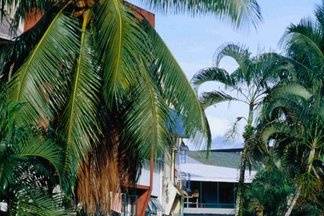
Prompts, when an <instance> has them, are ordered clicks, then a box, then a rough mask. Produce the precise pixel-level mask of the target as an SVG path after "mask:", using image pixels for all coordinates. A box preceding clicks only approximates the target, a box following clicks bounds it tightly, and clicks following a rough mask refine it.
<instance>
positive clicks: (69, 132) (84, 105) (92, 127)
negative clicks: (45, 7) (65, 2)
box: [63, 12, 101, 167]
mask: <svg viewBox="0 0 324 216" xmlns="http://www.w3.org/2000/svg"><path fill="white" fill-rule="evenodd" d="M89 16H90V14H89V12H87V13H86V15H84V17H83V19H84V20H83V26H82V33H81V39H80V44H79V46H80V48H79V49H80V51H79V55H78V57H77V59H76V61H75V65H74V71H73V72H74V73H73V76H74V77H73V80H72V82H71V89H70V91H69V93H70V95H69V96H68V100H67V106H66V107H65V112H64V115H63V119H64V123H63V124H64V128H65V135H66V144H67V155H69V157H70V160H72V161H73V162H74V163H77V164H78V163H79V162H80V160H82V159H85V158H86V156H87V155H88V153H89V151H90V150H91V147H92V146H93V145H95V144H96V143H98V137H99V136H100V129H99V126H98V125H99V124H98V120H97V112H98V103H99V98H98V95H99V90H100V87H101V86H100V85H101V83H100V77H99V74H98V69H97V68H96V57H95V51H94V49H93V46H92V44H91V36H92V35H91V33H90V32H89V30H88V29H87V24H88V22H89ZM76 167H78V166H77V165H76Z"/></svg>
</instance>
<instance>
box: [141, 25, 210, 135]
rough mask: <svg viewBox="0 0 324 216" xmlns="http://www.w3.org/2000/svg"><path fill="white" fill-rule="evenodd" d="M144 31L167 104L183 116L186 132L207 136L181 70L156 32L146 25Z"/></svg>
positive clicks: (198, 106) (202, 119)
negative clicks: (157, 68)
mask: <svg viewBox="0 0 324 216" xmlns="http://www.w3.org/2000/svg"><path fill="white" fill-rule="evenodd" d="M146 32H147V34H148V35H149V39H150V43H151V47H152V52H153V57H154V58H155V60H156V64H157V65H158V67H159V70H158V71H157V73H158V74H156V77H158V80H159V81H160V85H161V87H162V92H163V96H164V98H165V100H166V101H167V103H168V106H170V105H171V106H173V107H174V108H175V109H176V111H177V112H178V113H179V114H180V115H181V116H182V117H183V120H184V125H185V127H186V132H187V134H196V133H197V132H200V133H202V134H203V135H204V136H205V137H208V135H207V133H208V132H207V131H208V129H207V128H206V124H205V120H204V118H205V117H204V112H203V110H202V107H201V105H200V103H199V101H198V99H197V95H196V93H195V91H194V90H193V89H192V87H191V85H190V83H189V81H188V80H187V78H186V76H185V74H184V72H183V70H182V69H181V67H180V65H179V64H178V63H177V61H176V60H175V58H174V57H173V55H172V53H171V52H170V50H169V49H168V47H167V46H166V44H165V43H164V42H163V40H162V38H161V37H160V36H159V35H158V34H157V32H156V31H155V30H154V29H153V28H152V27H150V26H146Z"/></svg>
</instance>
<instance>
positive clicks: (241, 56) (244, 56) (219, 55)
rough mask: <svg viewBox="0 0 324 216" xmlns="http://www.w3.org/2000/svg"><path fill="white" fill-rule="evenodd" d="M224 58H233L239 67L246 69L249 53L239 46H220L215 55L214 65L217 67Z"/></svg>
mask: <svg viewBox="0 0 324 216" xmlns="http://www.w3.org/2000/svg"><path fill="white" fill-rule="evenodd" d="M224 57H230V58H233V59H234V60H235V61H236V62H237V64H238V65H239V67H246V65H247V63H248V62H249V61H250V57H251V53H250V52H249V51H248V49H247V48H246V47H244V46H242V45H239V44H232V43H231V44H226V45H224V46H221V47H220V48H219V49H218V51H217V52H216V54H215V63H216V65H217V66H218V65H219V63H220V61H221V60H222V59H223V58H224Z"/></svg>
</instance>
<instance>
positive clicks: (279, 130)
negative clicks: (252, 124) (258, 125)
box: [258, 123, 295, 145]
mask: <svg viewBox="0 0 324 216" xmlns="http://www.w3.org/2000/svg"><path fill="white" fill-rule="evenodd" d="M280 134H284V135H286V136H294V134H295V132H294V131H293V129H292V128H290V127H289V126H287V125H285V124H282V123H272V124H269V125H267V126H265V127H264V128H263V129H262V130H261V131H260V132H259V133H258V136H259V138H260V140H261V141H262V142H263V143H264V144H266V145H267V144H268V143H269V141H270V139H271V138H274V136H276V135H280Z"/></svg>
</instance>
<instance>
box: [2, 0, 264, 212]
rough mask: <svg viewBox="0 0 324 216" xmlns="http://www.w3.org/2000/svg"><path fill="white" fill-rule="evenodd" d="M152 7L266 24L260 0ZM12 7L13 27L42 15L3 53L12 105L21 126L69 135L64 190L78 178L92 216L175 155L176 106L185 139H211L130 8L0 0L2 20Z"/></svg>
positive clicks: (181, 79) (154, 37) (174, 70)
mask: <svg viewBox="0 0 324 216" xmlns="http://www.w3.org/2000/svg"><path fill="white" fill-rule="evenodd" d="M146 2H149V3H151V4H152V6H154V7H157V8H160V9H162V10H167V11H168V10H170V9H172V10H174V11H176V12H177V11H188V12H190V13H193V14H195V13H214V14H216V15H219V16H228V17H230V18H231V19H232V20H233V21H234V23H236V24H239V23H240V22H241V21H242V20H244V18H251V17H252V19H253V17H254V18H256V19H258V18H260V13H259V6H258V5H257V3H256V2H255V0H240V1H228V0H226V1H225V0H223V1H219V0H213V1H197V2H193V1H186V0H177V1H152V0H151V1H150V0H147V1H146ZM15 3H17V7H16V13H15V14H16V16H15V18H16V21H18V20H20V19H21V18H25V16H26V14H28V13H30V12H35V11H37V12H39V11H41V12H42V14H43V17H42V19H41V20H40V21H39V22H38V23H37V25H36V26H35V27H33V28H32V29H31V30H30V31H28V32H26V33H24V34H23V35H21V36H19V37H18V38H17V39H16V40H15V41H14V42H13V43H10V44H8V45H7V47H5V48H4V50H5V52H4V50H2V52H1V59H2V61H3V64H2V65H3V66H4V67H3V70H2V73H3V76H2V79H3V80H9V81H10V89H9V98H10V100H13V101H19V102H24V103H25V106H23V108H22V109H21V110H20V112H19V113H17V114H16V117H17V118H18V119H19V120H20V121H21V122H22V123H24V122H28V123H33V124H36V125H38V126H39V127H41V128H43V129H44V130H45V132H46V131H49V130H50V129H55V130H56V131H59V132H60V133H62V134H63V140H64V142H65V143H66V145H65V149H66V155H65V166H64V167H63V171H64V173H65V174H66V175H65V176H67V177H66V179H65V181H64V182H65V183H66V184H65V185H66V187H64V188H65V191H66V192H67V193H68V192H69V191H70V194H73V193H72V192H73V191H74V190H75V182H76V176H77V173H79V174H78V181H77V192H78V193H77V194H78V201H80V202H81V204H82V205H83V207H84V208H85V209H86V210H87V211H88V212H90V213H94V212H96V211H102V212H106V211H108V210H109V207H110V203H111V202H110V197H109V194H110V192H111V191H118V190H119V189H118V188H119V187H120V185H121V182H123V183H125V184H127V183H129V182H133V181H134V180H135V178H136V174H137V171H138V168H139V165H140V164H141V161H142V160H143V159H144V158H147V157H148V155H150V156H153V157H155V156H156V155H157V154H158V153H159V152H162V151H163V150H164V149H165V148H167V147H168V145H169V142H168V141H169V138H170V134H169V132H168V130H167V126H166V125H167V124H169V122H170V120H169V115H168V114H169V108H170V107H172V108H175V109H176V111H177V112H179V113H180V114H181V116H183V119H184V122H185V125H186V132H187V133H188V134H191V135H192V136H196V135H201V134H205V133H206V131H207V130H206V128H205V118H204V115H203V111H202V108H201V106H200V104H199V102H198V101H197V100H196V94H195V92H194V91H193V90H192V89H191V86H190V84H189V82H188V81H187V80H186V78H185V75H184V73H183V71H182V70H181V68H180V67H179V65H178V64H177V62H176V61H175V59H174V58H173V56H172V55H171V53H170V51H169V50H168V48H167V47H166V46H165V44H164V42H163V41H162V39H161V38H160V37H159V35H158V34H157V33H156V32H155V30H154V29H153V28H152V27H150V26H149V25H147V24H145V21H141V19H139V14H136V12H134V11H132V10H131V7H130V6H129V4H128V3H126V2H124V1H122V0H79V1H70V0H47V1H44V0H28V1H27V0H18V1H11V0H9V1H7V0H6V1H4V0H0V5H1V6H2V7H1V8H2V13H1V14H3V12H4V9H6V8H10V7H8V5H12V4H15ZM250 15H251V16H250ZM253 20H255V19H253ZM17 23H18V22H17ZM11 74H13V76H11ZM98 188H99V189H98Z"/></svg>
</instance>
